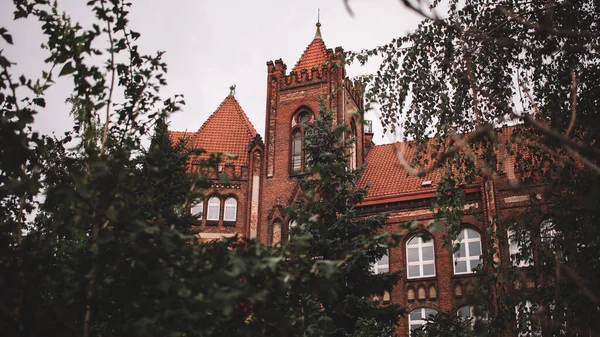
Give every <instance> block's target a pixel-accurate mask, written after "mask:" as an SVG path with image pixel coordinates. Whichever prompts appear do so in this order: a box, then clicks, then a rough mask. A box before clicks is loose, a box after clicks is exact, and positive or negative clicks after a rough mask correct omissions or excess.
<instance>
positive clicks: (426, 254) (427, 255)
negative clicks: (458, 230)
mask: <svg viewBox="0 0 600 337" xmlns="http://www.w3.org/2000/svg"><path fill="white" fill-rule="evenodd" d="M432 260H433V247H424V248H423V261H432Z"/></svg>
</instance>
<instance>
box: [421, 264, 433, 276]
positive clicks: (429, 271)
mask: <svg viewBox="0 0 600 337" xmlns="http://www.w3.org/2000/svg"><path fill="white" fill-rule="evenodd" d="M434 274H435V268H434V267H433V264H426V265H423V276H433V275H434Z"/></svg>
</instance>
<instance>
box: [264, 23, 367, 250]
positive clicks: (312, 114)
mask: <svg viewBox="0 0 600 337" xmlns="http://www.w3.org/2000/svg"><path fill="white" fill-rule="evenodd" d="M320 27H321V24H320V23H317V31H316V33H315V36H314V38H313V40H312V41H311V43H310V44H309V45H308V47H306V50H305V51H304V53H303V54H302V56H301V57H300V59H299V60H298V62H297V63H296V65H295V66H294V68H293V69H292V71H291V72H290V73H287V66H286V65H285V63H283V61H282V60H281V59H279V60H276V61H275V62H272V61H269V62H267V104H266V125H265V143H266V144H265V146H266V151H265V158H264V163H265V165H264V170H265V172H264V175H263V179H262V184H261V185H262V188H261V189H262V191H261V203H260V205H261V206H260V208H261V211H260V221H259V222H258V223H259V224H261V227H260V228H258V233H257V235H258V237H259V240H260V241H261V242H263V243H269V244H272V243H277V242H279V241H286V240H287V238H288V232H289V220H288V219H287V216H286V215H285V214H284V213H283V209H284V207H285V206H286V205H290V204H292V203H293V202H294V200H295V197H296V195H297V194H298V184H297V181H298V179H302V178H303V177H305V176H306V175H307V174H308V172H307V165H306V157H305V155H304V149H303V148H304V146H303V145H304V136H305V132H306V128H307V126H309V125H310V124H311V123H313V122H314V120H315V118H317V117H318V113H319V107H320V104H325V107H326V108H327V109H330V110H331V111H332V112H333V113H334V120H335V123H336V124H337V125H339V124H340V123H345V125H346V126H347V130H348V131H347V133H346V136H347V137H353V138H354V137H356V143H355V145H354V147H353V148H352V149H349V152H350V153H351V156H350V166H352V167H357V166H360V165H362V163H363V154H364V133H363V126H362V124H361V121H360V120H361V117H362V111H363V108H364V105H363V97H362V94H363V88H362V86H361V85H360V84H359V83H358V82H354V83H353V82H351V81H350V80H349V79H348V78H347V77H346V70H345V64H344V50H343V49H342V48H341V47H337V48H335V50H332V49H327V48H326V47H325V42H324V41H323V38H322V36H321V29H320Z"/></svg>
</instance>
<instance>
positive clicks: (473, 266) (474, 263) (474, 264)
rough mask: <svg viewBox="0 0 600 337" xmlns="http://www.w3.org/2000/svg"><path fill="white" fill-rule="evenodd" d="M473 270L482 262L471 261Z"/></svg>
mask: <svg viewBox="0 0 600 337" xmlns="http://www.w3.org/2000/svg"><path fill="white" fill-rule="evenodd" d="M470 263H471V270H473V269H475V267H477V266H478V265H480V264H481V260H471V261H470Z"/></svg>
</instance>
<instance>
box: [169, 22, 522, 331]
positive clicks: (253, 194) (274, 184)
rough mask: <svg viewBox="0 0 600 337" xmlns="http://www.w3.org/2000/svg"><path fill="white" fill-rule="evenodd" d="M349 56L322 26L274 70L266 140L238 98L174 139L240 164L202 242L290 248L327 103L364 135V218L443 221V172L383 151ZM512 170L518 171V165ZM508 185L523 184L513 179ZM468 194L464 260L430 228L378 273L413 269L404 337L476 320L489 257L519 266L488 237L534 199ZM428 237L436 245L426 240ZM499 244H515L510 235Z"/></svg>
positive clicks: (209, 209) (492, 191)
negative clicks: (439, 205)
mask: <svg viewBox="0 0 600 337" xmlns="http://www.w3.org/2000/svg"><path fill="white" fill-rule="evenodd" d="M343 53H344V50H343V49H342V48H341V47H337V48H335V49H333V50H332V49H327V48H326V46H325V43H324V41H323V38H322V36H321V31H320V24H317V31H316V34H315V36H314V38H313V40H312V41H311V42H310V44H309V45H308V47H307V48H306V50H305V51H304V53H303V54H302V56H301V57H300V59H299V60H298V62H297V63H296V65H295V66H294V67H293V68H292V70H291V71H290V72H288V71H287V66H286V64H285V63H284V62H283V61H282V60H276V61H274V62H271V61H269V62H267V85H266V90H267V101H266V125H265V135H264V137H261V136H260V135H259V134H258V133H257V132H256V130H255V129H254V127H253V126H252V124H251V123H250V121H249V120H248V118H247V117H246V115H245V113H244V111H243V110H242V108H241V106H240V104H239V103H238V102H237V100H236V99H235V97H234V90H232V92H231V93H230V95H229V96H227V97H225V99H224V100H223V102H222V103H221V105H220V106H219V107H218V108H217V109H216V111H215V112H214V113H213V114H212V115H211V116H210V117H209V118H208V120H207V121H206V122H205V123H204V124H203V125H202V126H201V127H200V128H199V129H198V131H197V132H193V133H182V132H171V136H172V139H178V138H187V139H188V140H189V141H190V142H191V143H192V144H193V145H194V146H196V147H199V148H203V149H205V150H206V151H207V152H208V153H211V152H222V153H227V154H233V155H235V156H236V157H235V158H233V157H232V158H226V159H225V161H224V162H223V164H222V165H221V166H220V167H219V171H221V172H223V173H227V174H228V176H229V177H231V181H230V182H229V183H228V184H223V183H221V182H219V180H218V179H215V180H214V184H213V186H212V188H211V190H210V191H208V193H207V194H206V196H205V199H204V200H202V201H199V202H198V203H197V204H196V205H195V206H194V207H192V212H196V213H202V217H201V221H200V224H199V225H200V226H201V228H202V233H201V234H200V236H201V238H202V239H204V240H212V239H218V238H221V237H228V236H232V235H234V234H238V235H242V236H245V237H249V238H257V239H258V240H260V241H261V242H263V243H266V244H276V243H279V242H285V241H286V240H287V238H288V232H289V227H290V222H289V220H288V219H287V218H286V215H285V214H284V212H283V209H284V207H285V206H286V205H289V204H291V203H292V202H293V201H294V199H295V197H296V195H297V193H298V184H297V179H299V178H302V177H304V176H305V175H306V172H305V169H304V168H305V157H304V153H303V139H304V132H305V127H306V125H309V124H310V123H311V122H312V121H313V120H314V118H315V117H317V116H316V114H317V113H318V109H319V103H320V102H321V101H322V100H324V102H325V103H326V105H327V107H328V108H329V109H331V110H332V111H333V112H334V118H335V120H336V122H337V123H339V122H342V121H343V122H344V123H346V125H348V126H350V128H349V129H350V131H349V132H348V135H347V136H348V137H356V144H355V148H353V149H351V151H352V152H353V153H352V156H351V160H350V165H351V166H355V167H357V166H360V165H362V164H363V163H364V162H366V163H367V166H366V170H365V172H364V174H363V177H362V178H361V181H360V182H359V184H360V185H363V186H364V185H367V184H368V185H370V186H371V187H370V189H369V195H368V196H367V197H366V198H365V200H364V201H363V203H362V204H361V205H360V212H361V214H364V215H369V214H377V213H380V212H384V211H385V212H391V214H392V216H391V217H390V218H389V220H388V226H389V229H390V230H396V228H397V225H398V224H400V223H402V222H405V221H408V220H418V221H419V222H420V223H423V224H426V223H427V222H428V221H429V220H431V219H432V218H433V216H432V213H431V211H430V204H431V201H432V200H433V198H434V197H435V189H436V184H437V183H438V182H439V179H440V177H441V170H440V171H434V172H432V173H430V174H428V175H427V176H425V177H423V178H416V177H413V176H408V175H407V172H406V171H405V169H404V168H403V167H402V166H401V165H400V164H399V163H398V159H397V155H396V150H397V149H400V150H402V151H404V153H405V156H406V157H407V159H408V160H409V161H410V158H411V157H412V156H413V155H414V151H415V149H414V148H412V147H409V146H407V144H405V143H395V144H387V145H379V146H376V145H373V143H372V137H373V134H372V131H371V129H370V127H369V125H368V124H367V125H366V126H363V124H361V123H360V122H359V120H358V119H357V114H356V113H352V112H357V111H362V109H363V98H362V94H363V88H362V87H361V85H360V83H358V82H352V81H350V80H349V79H348V78H347V77H346V72H345V67H344V64H343V62H342V56H343ZM507 132H510V130H507ZM507 165H511V163H510V162H507ZM193 166H194V165H192V167H193ZM505 169H506V170H505V171H506V172H512V170H511V169H510V168H509V167H506V168H505ZM215 178H216V177H215ZM505 178H507V179H512V178H514V176H512V175H510V174H507V175H506V177H505ZM466 192H467V194H466V196H467V200H468V210H467V212H466V216H465V217H464V219H463V228H462V232H461V237H462V238H463V240H462V243H461V245H460V250H459V252H458V254H453V253H452V251H451V247H448V246H446V247H443V245H442V235H443V233H440V232H435V233H427V232H426V231H425V229H421V230H419V231H416V232H415V233H409V234H408V235H406V237H405V239H404V241H403V242H402V244H401V245H400V246H399V247H397V248H393V249H391V251H390V254H389V256H388V257H386V258H384V259H382V260H381V261H380V262H379V263H377V265H376V266H375V267H374V269H375V271H376V272H385V271H387V270H399V269H402V270H404V275H403V277H402V280H401V281H400V283H399V284H398V285H397V286H396V287H395V288H394V290H393V292H392V293H391V294H389V295H390V300H391V301H392V302H397V303H401V304H403V305H404V306H406V307H407V309H408V311H409V312H410V314H409V315H407V317H405V318H403V319H402V320H401V325H400V328H399V329H400V333H401V335H404V336H407V335H408V334H409V328H410V327H415V326H418V325H419V324H422V323H423V319H424V317H426V316H427V315H428V314H430V313H433V312H434V311H449V312H451V311H455V312H457V314H459V315H463V316H468V315H473V312H474V308H475V305H476V303H475V302H474V299H473V297H472V294H473V287H474V284H473V282H472V281H473V280H474V279H475V278H476V276H475V275H474V274H473V269H474V268H475V267H476V266H477V265H479V264H481V263H482V262H483V261H484V260H486V259H496V260H499V261H501V262H503V263H510V253H511V252H513V250H514V249H515V247H511V246H510V245H509V243H508V242H499V241H498V242H495V243H493V244H494V247H496V248H497V250H496V254H494V256H486V253H485V252H484V251H483V249H482V248H483V247H485V246H486V243H487V242H486V241H488V240H490V238H489V236H488V235H487V234H486V233H488V227H492V226H495V225H492V224H493V223H495V222H494V221H493V219H495V218H497V217H498V216H504V215H508V214H511V213H514V212H515V209H520V208H523V207H524V206H525V205H526V204H527V203H528V200H529V196H528V195H523V193H522V192H521V193H517V192H515V191H514V190H513V189H512V188H511V187H510V185H509V184H508V183H507V184H501V185H500V186H498V185H497V183H494V182H492V181H490V180H484V179H480V180H478V181H476V182H475V183H474V184H472V185H470V186H468V187H467V188H466ZM492 230H494V231H496V230H497V228H495V227H494V228H492ZM422 234H427V235H429V236H430V237H431V238H433V240H423V239H422V237H421V235H422ZM499 237H504V238H506V234H503V235H499ZM504 241H507V240H504ZM490 243H491V242H490ZM513 246H514V245H513ZM475 311H476V310H475Z"/></svg>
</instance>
